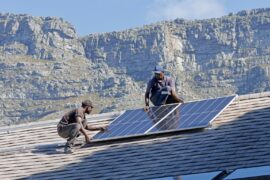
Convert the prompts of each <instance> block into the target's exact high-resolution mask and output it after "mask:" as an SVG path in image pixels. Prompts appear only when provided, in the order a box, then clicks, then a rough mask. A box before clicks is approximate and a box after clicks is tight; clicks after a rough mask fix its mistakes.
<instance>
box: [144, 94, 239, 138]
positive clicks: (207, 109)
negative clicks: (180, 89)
mask: <svg viewBox="0 0 270 180" xmlns="http://www.w3.org/2000/svg"><path fill="white" fill-rule="evenodd" d="M235 97H236V96H227V97H221V98H216V99H206V100H202V101H195V102H189V103H185V104H182V105H181V106H179V107H178V108H177V109H175V110H174V111H173V112H172V113H170V114H169V115H168V116H167V117H166V118H164V119H163V120H162V121H159V122H158V123H156V124H155V125H154V126H153V127H151V128H150V129H149V130H148V131H147V132H146V133H153V132H161V131H174V130H187V129H195V128H205V127H208V126H209V125H210V123H211V122H212V121H213V120H214V119H215V118H216V117H217V116H218V115H219V114H220V113H221V112H222V111H223V110H224V109H225V108H226V107H227V106H228V105H229V104H230V103H231V102H232V101H233V100H234V99H235Z"/></svg>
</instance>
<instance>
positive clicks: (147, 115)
mask: <svg viewBox="0 0 270 180" xmlns="http://www.w3.org/2000/svg"><path fill="white" fill-rule="evenodd" d="M178 106H179V104H173V105H167V106H155V107H151V108H150V109H149V111H147V112H145V111H144V110H143V109H136V110H127V111H126V112H124V113H123V114H122V115H120V116H119V117H117V118H116V119H115V120H114V121H113V122H112V123H111V124H110V125H109V127H108V129H107V131H106V132H100V133H98V134H97V135H95V136H94V137H93V139H108V138H115V137H126V136H133V135H138V134H144V133H145V132H146V131H147V130H148V129H149V128H151V127H152V126H153V125H154V124H156V123H157V122H159V121H160V120H162V119H163V118H164V117H166V115H167V114H169V113H170V112H172V111H173V110H174V109H176V108H177V107H178Z"/></svg>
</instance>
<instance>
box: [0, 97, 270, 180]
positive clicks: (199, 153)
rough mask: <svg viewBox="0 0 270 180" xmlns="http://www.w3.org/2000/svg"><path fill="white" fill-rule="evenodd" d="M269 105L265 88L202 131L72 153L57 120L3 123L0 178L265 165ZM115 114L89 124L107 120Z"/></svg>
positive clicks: (147, 175) (269, 160)
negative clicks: (65, 151) (67, 151)
mask: <svg viewBox="0 0 270 180" xmlns="http://www.w3.org/2000/svg"><path fill="white" fill-rule="evenodd" d="M269 105H270V92H265V93H259V94H250V95H242V96H238V97H237V99H236V100H235V101H234V102H233V103H232V104H230V105H229V107H227V108H226V109H225V110H224V111H223V112H222V113H221V114H220V115H219V117H218V118H217V119H216V120H215V121H214V122H213V123H212V127H211V128H207V129H205V130H203V131H191V132H189V131H187V132H178V133H169V134H164V135H152V136H150V137H149V136H146V137H140V138H132V139H123V140H118V141H106V142H103V143H93V144H91V145H90V146H87V147H82V148H76V151H75V152H74V153H73V154H64V153H63V147H62V145H63V144H64V143H65V140H64V139H62V138H60V137H58V135H57V132H56V123H57V121H58V120H54V121H51V122H42V123H32V124H31V125H19V126H14V127H3V128H1V129H0V156H1V157H0V158H1V161H0V177H1V179H16V178H29V179H31V178H34V179H62V178H70V179H151V178H159V177H168V176H179V175H187V174H196V173H203V172H213V171H220V170H221V171H223V170H234V169H239V168H246V167H254V166H265V165H270V153H269V148H270V141H269V139H270V131H269V129H270V107H269ZM115 115H116V114H114V115H112V114H111V115H96V116H91V117H89V122H90V123H103V124H106V123H108V122H109V119H112V118H113V117H115ZM101 117H103V118H101ZM104 117H106V118H104ZM97 119H105V120H98V121H96V120H97ZM94 120H95V121H94ZM46 123H47V124H46ZM92 133H93V132H92ZM80 138H81V140H82V137H80Z"/></svg>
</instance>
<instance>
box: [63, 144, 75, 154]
mask: <svg viewBox="0 0 270 180" xmlns="http://www.w3.org/2000/svg"><path fill="white" fill-rule="evenodd" d="M64 152H65V153H67V154H71V153H73V152H74V151H73V149H72V146H71V145H70V144H69V143H68V142H67V143H66V145H65V148H64Z"/></svg>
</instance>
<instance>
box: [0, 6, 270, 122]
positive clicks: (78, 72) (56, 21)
mask: <svg viewBox="0 0 270 180" xmlns="http://www.w3.org/2000/svg"><path fill="white" fill-rule="evenodd" d="M269 42H270V9H269V8H267V9H254V10H250V11H241V12H239V13H236V14H229V15H227V16H224V17H221V18H213V19H206V20H193V21H191V20H184V19H176V20H174V21H164V22H159V23H155V24H151V25H147V26H143V27H140V28H134V29H129V30H125V31H121V32H110V33H102V34H90V35H88V36H85V37H78V36H77V35H76V31H75V28H74V27H73V26H72V25H71V24H70V23H68V22H66V21H64V20H63V19H61V18H53V17H45V18H44V17H32V16H29V15H25V14H24V15H15V14H0V70H1V71H0V74H1V76H0V87H1V88H0V99H1V102H0V107H1V108H0V109H1V110H0V124H2V125H3V124H13V123H21V122H27V121H33V120H45V119H52V118H60V117H61V116H62V114H63V113H64V112H65V111H67V110H68V109H70V108H74V107H77V106H79V104H80V102H81V101H82V100H83V99H85V98H91V99H92V100H93V101H94V104H95V107H96V108H95V111H94V113H99V112H108V111H115V110H125V109H129V108H139V107H142V106H143V105H144V91H145V88H146V83H147V81H148V80H149V79H150V78H151V75H152V70H153V67H154V66H155V65H156V64H160V65H162V66H164V68H165V69H166V70H167V73H168V74H170V75H171V76H173V77H174V78H175V79H176V87H177V90H178V94H180V95H181V96H182V97H184V98H185V101H189V100H194V99H199V98H210V97H216V96H225V95H230V94H235V93H236V94H246V93H253V92H263V91H269V90H270V81H269V78H270V75H269V67H270V65H269V64H270V57H269V53H270V46H269Z"/></svg>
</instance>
